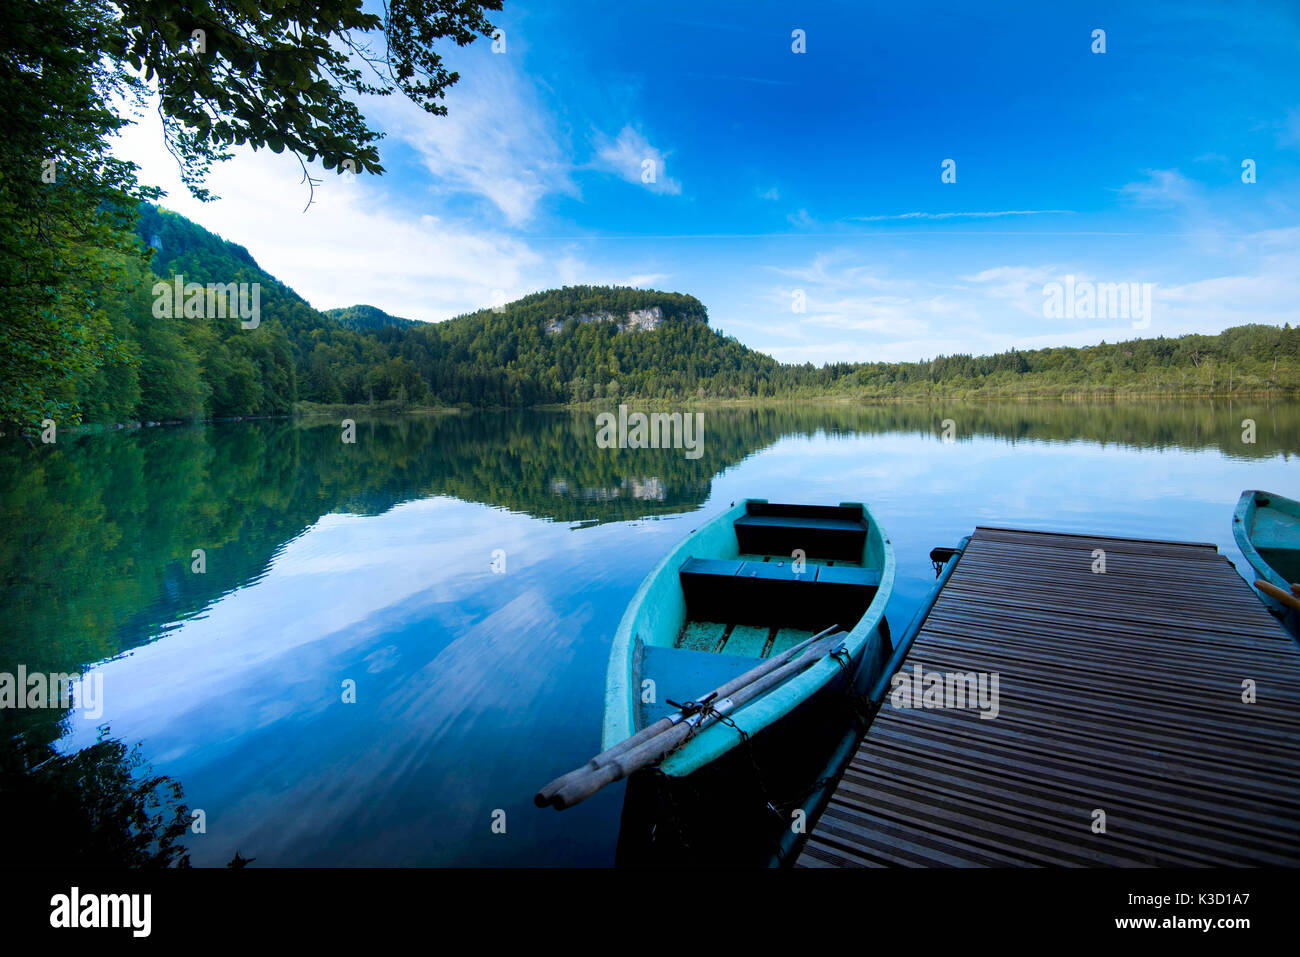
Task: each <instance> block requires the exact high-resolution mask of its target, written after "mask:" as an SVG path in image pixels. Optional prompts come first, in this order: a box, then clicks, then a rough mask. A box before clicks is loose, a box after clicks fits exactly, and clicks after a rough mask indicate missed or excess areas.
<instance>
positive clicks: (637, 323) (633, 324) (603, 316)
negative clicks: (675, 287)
mask: <svg viewBox="0 0 1300 957" xmlns="http://www.w3.org/2000/svg"><path fill="white" fill-rule="evenodd" d="M570 319H572V320H573V321H574V322H617V323H618V331H619V332H650V331H651V330H654V329H658V328H659V325H660V323H662V322H663V319H664V312H663V310H662V309H661V308H660V307H658V306H652V307H651V308H649V309H633V310H632V311H631V312H629V313H628V314H627V315H625V316H623V318H621V319H619V318H618V317H616V316H615V315H614V314H613V313H612V312H589V313H582V314H580V315H577V316H562V317H557V318H555V319H552V320H550V321H549V322H547V323H546V331H547V332H548V333H550V334H551V335H555V334H556V333H557V332H559V331H560V330H561V329H563V328H564V324H565V323H566V322H568V321H569V320H570Z"/></svg>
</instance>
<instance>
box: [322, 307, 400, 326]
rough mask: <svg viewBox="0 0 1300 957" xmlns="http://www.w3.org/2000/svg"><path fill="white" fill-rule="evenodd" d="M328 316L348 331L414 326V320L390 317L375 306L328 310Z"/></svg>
mask: <svg viewBox="0 0 1300 957" xmlns="http://www.w3.org/2000/svg"><path fill="white" fill-rule="evenodd" d="M324 314H325V315H326V316H328V317H329V318H331V319H333V320H334V321H335V322H337V323H338V324H339V325H341V326H344V327H345V328H348V329H382V328H383V327H384V326H399V327H401V326H413V325H415V320H414V319H402V318H401V317H399V316H390V315H389V314H388V313H386V312H384V310H382V309H379V308H376V307H375V306H365V305H361V306H345V307H342V308H338V309H326V310H325V313H324Z"/></svg>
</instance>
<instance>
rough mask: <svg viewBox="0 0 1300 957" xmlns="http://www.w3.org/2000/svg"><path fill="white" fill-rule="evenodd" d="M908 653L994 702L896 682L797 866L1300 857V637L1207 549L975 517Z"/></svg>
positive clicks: (1154, 863) (1264, 861)
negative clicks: (932, 693)
mask: <svg viewBox="0 0 1300 957" xmlns="http://www.w3.org/2000/svg"><path fill="white" fill-rule="evenodd" d="M1096 549H1102V550H1103V551H1104V552H1105V559H1106V570H1105V573H1104V574H1096V573H1094V572H1093V561H1094V551H1095V550H1096ZM916 667H920V668H921V670H922V673H928V672H939V673H962V674H966V673H970V672H975V673H976V674H986V675H988V674H997V675H998V681H999V686H998V714H997V717H995V718H993V719H991V720H989V719H982V718H981V717H980V715H979V711H978V710H976V709H975V708H969V707H968V708H965V709H961V708H929V709H926V708H898V707H894V706H893V705H892V704H891V702H890V699H889V698H888V697H886V700H885V703H884V705H883V706H882V708H881V709H880V712H879V714H878V715H877V717H876V719H875V721H874V722H873V724H872V726H871V728H870V730H869V731H868V732H867V735H866V737H865V738H863V740H862V743H861V745H860V746H859V747H858V750H857V753H856V754H855V755H854V756H853V759H852V761H851V762H850V764H849V766H848V767H847V769H846V770H845V771H844V774H843V776H842V777H841V779H840V781H839V782H838V784H837V786H836V788H835V790H834V792H833V794H832V795H831V798H830V800H829V802H828V804H827V806H826V808H825V810H824V811H823V813H822V814H821V816H820V818H819V819H818V820H817V822H816V824H815V826H814V827H813V829H812V833H811V834H810V835H809V837H808V840H807V841H806V842H805V844H804V846H803V849H802V851H801V853H800V857H799V860H798V866H800V867H881V866H910V867H981V866H983V867H1005V866H1023V867H1044V866H1045V867H1053V866H1057V867H1059V866H1066V867H1224V866H1258V865H1263V866H1270V865H1272V866H1278V865H1281V866H1296V865H1300V648H1297V646H1296V643H1295V642H1294V641H1293V640H1292V638H1291V636H1290V635H1289V634H1288V633H1287V632H1286V631H1285V630H1284V629H1283V628H1282V626H1281V625H1280V624H1279V623H1278V622H1277V620H1276V619H1274V618H1273V617H1272V615H1270V614H1269V613H1268V611H1267V610H1266V609H1265V608H1264V606H1263V604H1262V603H1261V602H1260V601H1259V600H1258V599H1257V598H1256V597H1255V595H1254V594H1253V593H1252V592H1251V590H1250V587H1249V585H1247V584H1246V582H1245V581H1244V580H1242V578H1241V576H1239V575H1238V574H1237V573H1236V571H1235V569H1234V568H1233V567H1232V565H1231V564H1230V563H1229V562H1228V560H1227V559H1226V558H1225V557H1224V556H1222V555H1220V554H1219V552H1218V549H1217V548H1215V546H1213V545H1208V544H1193V543H1183V542H1163V541H1148V540H1139V539H1120V538H1106V537H1094V536H1088V535H1076V534H1058V533H1052V532H1031V531H1021V530H1017V529H1004V528H985V527H980V528H977V529H976V530H975V534H974V535H973V536H972V537H971V540H970V542H969V543H968V545H967V547H966V550H965V553H964V554H963V555H962V557H961V559H960V560H959V561H958V564H957V567H956V569H955V570H954V571H953V574H952V576H951V577H950V578H949V580H948V582H947V585H946V586H945V587H944V589H943V592H942V593H941V594H940V596H939V599H938V601H937V602H936V603H935V606H934V608H933V610H932V611H931V613H930V616H929V618H928V620H927V621H926V624H925V626H924V627H923V628H922V630H921V632H920V634H919V635H918V636H917V639H916V642H915V644H914V645H913V646H912V649H911V652H910V654H909V655H908V658H907V660H906V661H905V662H904V664H903V671H904V672H906V673H907V674H909V675H910V674H912V673H913V671H914V669H915V668H916ZM1247 679H1249V680H1250V681H1253V682H1254V683H1255V693H1256V700H1255V701H1254V702H1253V703H1247V702H1244V701H1243V700H1242V691H1243V682H1244V681H1246V680H1247ZM1097 810H1102V811H1104V812H1105V820H1106V828H1105V832H1104V833H1095V832H1094V830H1093V821H1094V815H1095V812H1096V811H1097Z"/></svg>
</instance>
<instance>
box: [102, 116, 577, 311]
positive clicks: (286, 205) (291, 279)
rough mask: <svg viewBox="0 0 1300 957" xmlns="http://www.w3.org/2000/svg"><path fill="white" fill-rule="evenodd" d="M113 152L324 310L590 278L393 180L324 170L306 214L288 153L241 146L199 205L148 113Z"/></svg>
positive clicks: (483, 299) (426, 301) (438, 304)
mask: <svg viewBox="0 0 1300 957" xmlns="http://www.w3.org/2000/svg"><path fill="white" fill-rule="evenodd" d="M117 152H118V153H119V155H122V156H125V157H126V158H129V159H132V160H134V161H135V162H136V163H138V164H140V166H141V169H142V173H141V179H142V180H143V181H145V182H149V183H154V184H157V185H160V186H162V187H163V188H165V189H166V190H167V194H168V195H167V198H166V201H165V203H166V205H167V206H168V207H169V208H171V209H174V210H176V211H177V212H179V213H181V214H182V215H185V216H188V217H190V218H191V219H194V220H196V221H197V222H200V223H201V224H202V225H203V226H204V227H206V228H208V229H211V230H213V231H214V232H216V233H218V234H220V235H222V236H224V237H226V238H228V239H231V240H233V241H235V242H238V243H240V244H241V245H243V246H245V247H247V248H248V250H249V252H251V253H252V254H253V256H254V257H255V258H256V259H257V261H258V263H259V264H260V265H261V266H262V267H263V268H264V269H266V270H267V271H268V272H270V273H271V274H272V275H274V276H276V278H278V279H280V280H282V281H283V282H285V283H287V284H288V285H289V286H291V287H292V288H293V289H294V290H296V291H297V292H298V293H299V294H301V295H302V296H303V298H305V299H306V300H307V301H308V302H310V303H311V304H312V305H313V306H316V307H318V308H329V307H331V306H345V305H352V304H355V303H358V302H368V303H372V304H374V305H376V306H379V307H380V308H382V309H384V310H385V311H387V312H391V313H393V314H395V315H399V316H404V317H407V318H411V319H425V320H432V319H445V318H448V317H450V316H453V315H457V314H459V313H463V312H469V311H472V310H474V309H479V308H482V307H484V306H487V305H489V304H491V303H492V302H493V301H495V300H498V299H500V298H501V297H502V296H504V297H505V298H506V299H514V298H517V297H518V296H521V295H524V294H526V293H529V292H533V291H536V290H539V289H546V288H549V287H552V286H559V285H564V284H566V283H573V282H585V281H586V277H587V276H588V275H590V273H591V271H592V269H591V266H590V264H589V263H587V262H584V261H583V260H582V259H581V258H579V257H578V256H577V255H576V254H575V253H574V252H573V251H572V250H570V249H566V248H561V249H559V250H556V249H554V248H548V249H547V250H546V251H545V252H542V251H539V250H538V249H536V248H534V246H533V245H532V244H530V242H528V241H526V240H523V239H520V238H518V237H516V236H512V235H510V234H509V233H508V232H506V231H504V230H501V229H495V228H491V227H486V228H485V227H483V226H481V225H478V224H477V223H475V222H461V221H458V220H456V219H453V218H450V217H441V216H432V215H421V214H419V213H418V212H414V211H412V210H411V208H410V205H409V204H408V203H406V202H404V201H403V199H402V197H401V196H400V192H401V188H400V185H398V186H397V194H396V195H397V198H392V196H390V194H389V192H388V190H389V189H390V188H391V187H390V185H389V184H388V182H387V181H386V180H387V178H386V177H383V178H375V177H370V176H357V177H348V176H338V175H335V174H334V173H332V172H323V171H321V170H319V169H317V170H316V171H315V173H314V175H317V176H319V177H320V178H321V183H320V185H319V186H317V187H316V196H315V201H314V202H313V203H312V205H311V207H310V208H309V209H308V210H307V211H306V212H303V205H304V203H305V202H306V199H307V187H306V186H305V185H303V184H302V183H301V170H300V168H299V166H298V164H297V162H296V161H295V160H293V159H292V158H291V157H289V156H288V155H287V154H281V155H277V154H274V153H270V152H267V151H261V152H257V153H254V152H252V151H251V150H248V149H240V150H238V151H237V153H236V156H235V158H234V159H232V160H230V161H229V162H227V163H221V164H218V165H217V166H215V167H214V168H213V170H212V173H211V176H210V181H209V182H210V185H211V187H212V189H213V191H214V192H215V193H216V194H217V195H219V196H221V197H223V198H222V199H221V200H219V201H217V202H213V203H208V204H203V203H199V202H198V201H197V200H194V199H193V198H191V197H190V195H189V194H188V192H187V191H186V190H185V188H184V187H183V186H182V185H181V183H180V181H179V178H178V176H177V171H176V163H175V161H174V160H173V159H172V158H171V156H170V155H169V154H168V153H167V152H166V150H165V149H164V148H163V141H162V134H161V129H160V128H159V126H158V121H157V117H156V116H155V115H154V114H153V113H152V112H151V111H147V112H146V113H145V115H144V118H143V119H142V120H141V122H140V123H139V124H138V125H137V126H133V127H129V128H128V129H127V130H126V131H125V133H124V134H123V135H122V137H120V140H119V145H118V149H117ZM394 185H397V184H394Z"/></svg>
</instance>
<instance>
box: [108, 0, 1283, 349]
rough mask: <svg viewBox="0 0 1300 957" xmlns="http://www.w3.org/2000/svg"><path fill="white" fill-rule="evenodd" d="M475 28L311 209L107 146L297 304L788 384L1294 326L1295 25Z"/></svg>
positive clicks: (390, 104) (642, 20) (515, 13)
mask: <svg viewBox="0 0 1300 957" xmlns="http://www.w3.org/2000/svg"><path fill="white" fill-rule="evenodd" d="M1138 6H1140V7H1141V9H1134V7H1138ZM495 19H496V22H497V23H498V25H499V26H501V27H502V28H503V30H504V36H505V50H504V52H501V53H494V52H493V51H492V49H491V44H490V43H489V42H488V41H479V42H478V43H476V44H474V46H473V47H471V48H469V49H467V50H457V49H455V48H452V49H451V50H450V51H449V54H448V58H449V60H450V61H451V62H452V64H453V65H454V66H455V67H456V68H457V69H459V70H460V72H461V74H462V80H461V82H460V84H459V85H458V86H457V87H455V88H454V89H453V90H452V91H451V93H450V94H449V95H448V98H447V106H448V108H449V111H450V113H449V115H448V116H446V117H431V116H428V115H427V114H425V113H423V112H422V111H420V110H419V109H418V108H416V107H414V106H413V105H411V104H409V103H405V102H403V101H401V100H399V99H397V98H395V97H390V98H385V99H379V98H374V99H369V100H366V101H364V102H363V104H362V106H363V110H364V111H365V112H366V115H367V117H368V118H369V120H370V121H371V123H372V124H373V125H375V126H376V127H377V128H379V129H381V130H383V131H384V132H385V133H386V134H387V135H386V138H385V140H384V141H383V142H382V143H381V144H380V148H381V154H382V156H383V161H384V163H385V166H386V167H387V168H388V172H387V173H386V174H385V175H384V176H382V177H356V178H352V179H346V180H341V179H339V178H338V177H336V176H334V175H333V174H322V175H323V177H324V181H323V183H322V185H321V186H320V187H318V188H317V194H316V201H315V203H314V204H313V205H312V207H311V208H310V209H308V210H307V211H306V212H303V211H302V208H303V205H304V204H305V202H306V187H305V186H303V185H301V184H300V183H299V180H300V178H301V171H300V170H299V168H298V166H297V163H296V161H294V160H292V159H290V158H288V157H284V156H275V155H274V154H269V153H266V152H263V153H259V154H252V153H241V154H239V155H237V156H236V158H235V159H234V160H231V161H230V162H228V163H226V164H223V166H221V167H220V168H218V169H217V170H216V171H214V174H213V176H212V178H211V186H212V187H213V188H214V191H215V192H217V193H218V194H219V195H220V196H221V197H222V199H221V200H220V201H218V202H215V203H211V204H207V205H203V204H199V203H196V202H194V201H193V200H191V199H190V198H189V197H188V196H187V195H186V193H185V191H184V190H183V188H182V187H181V186H180V185H179V182H178V180H177V178H176V175H175V170H174V163H172V162H171V161H170V160H169V159H168V157H167V156H166V154H165V153H164V152H163V151H162V147H161V141H160V139H159V137H158V133H157V130H156V127H154V126H152V125H151V123H150V122H149V121H148V120H147V119H145V120H142V121H141V123H140V124H139V125H138V126H137V127H135V128H133V129H132V131H131V132H129V133H128V134H126V136H125V137H124V139H123V145H122V150H121V151H122V152H123V153H124V155H128V156H130V157H131V158H133V159H135V160H136V161H137V162H139V163H140V164H141V165H142V167H143V169H144V178H145V179H146V180H147V181H150V182H154V183H157V184H159V185H162V186H164V187H165V188H166V189H167V190H168V195H167V197H166V198H165V199H164V204H165V205H168V206H170V207H172V208H175V209H177V210H179V211H180V212H182V213H184V214H186V215H188V216H190V217H191V218H193V219H195V220H197V221H198V222H200V223H201V224H203V225H205V226H207V227H208V228H210V229H213V230H214V231H216V232H218V233H220V234H221V235H223V236H225V237H226V238H228V239H231V240H233V241H235V242H239V243H241V244H243V245H245V246H247V247H248V248H249V250H250V251H251V252H252V253H253V255H254V256H255V257H256V258H257V259H258V261H259V262H260V263H261V264H262V265H263V266H264V267H265V268H267V269H268V270H269V271H271V272H272V273H274V274H275V275H276V276H278V277H279V278H281V279H282V280H284V281H285V282H287V283H289V284H290V285H291V286H293V287H294V288H295V289H297V290H298V291H299V292H300V293H302V294H303V295H304V296H305V297H306V298H307V300H308V301H309V302H311V303H312V304H313V305H314V306H317V307H319V308H329V307H331V306H340V305H350V304H353V303H357V302H367V303H370V304H373V305H376V306H379V307H380V308H383V309H386V310H388V311H389V312H393V313H395V314H398V315H403V316H408V317H411V318H416V319H423V320H440V319H445V318H448V317H450V316H453V315H456V314H459V313H462V312H466V311H469V310H472V309H475V308H479V307H481V306H484V305H489V304H491V303H492V302H493V301H494V300H500V299H501V298H503V297H504V298H506V299H513V298H517V297H518V296H520V295H524V294H526V293H528V292H532V291H536V290H538V289H545V288H549V287H552V286H557V285H563V284H568V283H583V282H590V283H605V282H616V283H624V284H631V285H637V286H645V287H649V288H660V289H670V290H674V291H679V292H686V293H691V294H693V295H695V296H697V297H699V298H700V299H701V300H702V301H703V302H704V304H705V305H706V306H707V307H708V309H709V313H710V321H711V322H712V324H713V325H714V326H715V327H717V328H719V329H722V330H723V331H725V332H727V333H729V334H731V335H735V336H736V337H737V338H739V339H740V340H741V341H743V342H745V343H746V344H748V345H751V346H753V347H755V348H758V349H762V350H764V351H766V352H770V353H772V354H774V355H776V356H777V357H778V358H780V359H783V360H786V361H800V362H802V361H811V362H815V363H821V362H825V361H835V360H843V359H851V360H873V359H887V360H902V359H920V358H926V357H930V356H934V355H937V354H941V353H952V352H960V351H966V352H976V353H987V352H992V351H999V350H1002V349H1006V348H1009V347H1012V346H1016V347H1022V348H1031V347H1035V346H1041V345H1056V344H1069V345H1080V344H1086V343H1091V342H1097V341H1101V340H1103V339H1104V340H1106V341H1114V340H1116V339H1122V338H1131V337H1134V336H1136V335H1159V334H1163V335H1177V334H1181V333H1184V332H1218V331H1220V330H1221V329H1223V328H1225V327H1227V326H1230V325H1236V324H1240V323H1243V322H1271V323H1276V324H1281V323H1282V322H1285V321H1290V322H1293V323H1294V322H1296V321H1298V320H1300V4H1296V3H1293V2H1276V3H1258V4H1249V3H1221V4H1198V3H1144V4H1141V5H1136V4H1097V3H1088V4H1073V3H1061V4H1040V3H1026V4H1019V5H1017V4H1001V5H998V9H997V10H996V11H993V10H992V9H991V8H990V5H988V4H946V5H938V4H936V5H930V4H924V3H908V4H903V5H891V6H888V7H887V6H886V5H884V4H870V5H866V4H861V3H857V4H855V3H817V4H794V3H763V2H754V0H750V2H744V3H722V2H717V3H708V4H706V3H701V2H698V0H697V2H695V3H689V2H688V3H676V2H671V0H659V2H657V3H655V4H653V5H650V6H648V7H642V6H637V5H613V4H609V3H598V2H594V0H581V2H561V0H549V2H546V3H542V4H528V5H524V4H516V3H511V2H510V0H506V9H505V11H504V12H503V13H502V14H501V15H499V16H497V17H496V18H495ZM1096 29H1102V30H1105V42H1106V51H1105V53H1094V52H1092V49H1091V48H1092V46H1093V36H1092V34H1093V31H1094V30H1096ZM794 30H803V31H804V33H805V36H806V52H805V53H795V52H793V51H792V42H793V41H792V31H794ZM946 159H952V160H954V161H955V163H956V182H954V183H944V182H941V176H940V174H941V164H942V163H943V162H944V160H946ZM1245 159H1253V160H1254V161H1255V164H1256V182H1255V183H1251V184H1247V183H1243V182H1242V168H1241V164H1242V161H1243V160H1245ZM646 160H650V161H652V162H653V163H654V164H655V170H656V177H655V181H654V182H653V183H646V182H643V176H642V170H643V165H642V164H643V162H644V161H646ZM1067 276H1073V277H1075V281H1076V282H1079V281H1092V282H1126V283H1127V282H1142V283H1151V284H1153V286H1154V293H1153V303H1154V304H1153V314H1152V317H1151V323H1150V327H1149V328H1146V329H1142V330H1136V329H1135V328H1134V327H1133V325H1132V323H1131V322H1130V321H1129V320H1128V318H1127V317H1123V318H1119V317H1116V318H1109V319H1098V318H1069V317H1067V318H1064V319H1060V318H1045V316H1044V313H1043V301H1044V293H1043V287H1044V285H1045V284H1047V283H1051V282H1063V281H1065V277H1067ZM800 293H801V294H802V302H803V303H804V309H803V311H796V310H795V307H794V303H795V302H796V298H797V296H798V294H800Z"/></svg>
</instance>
